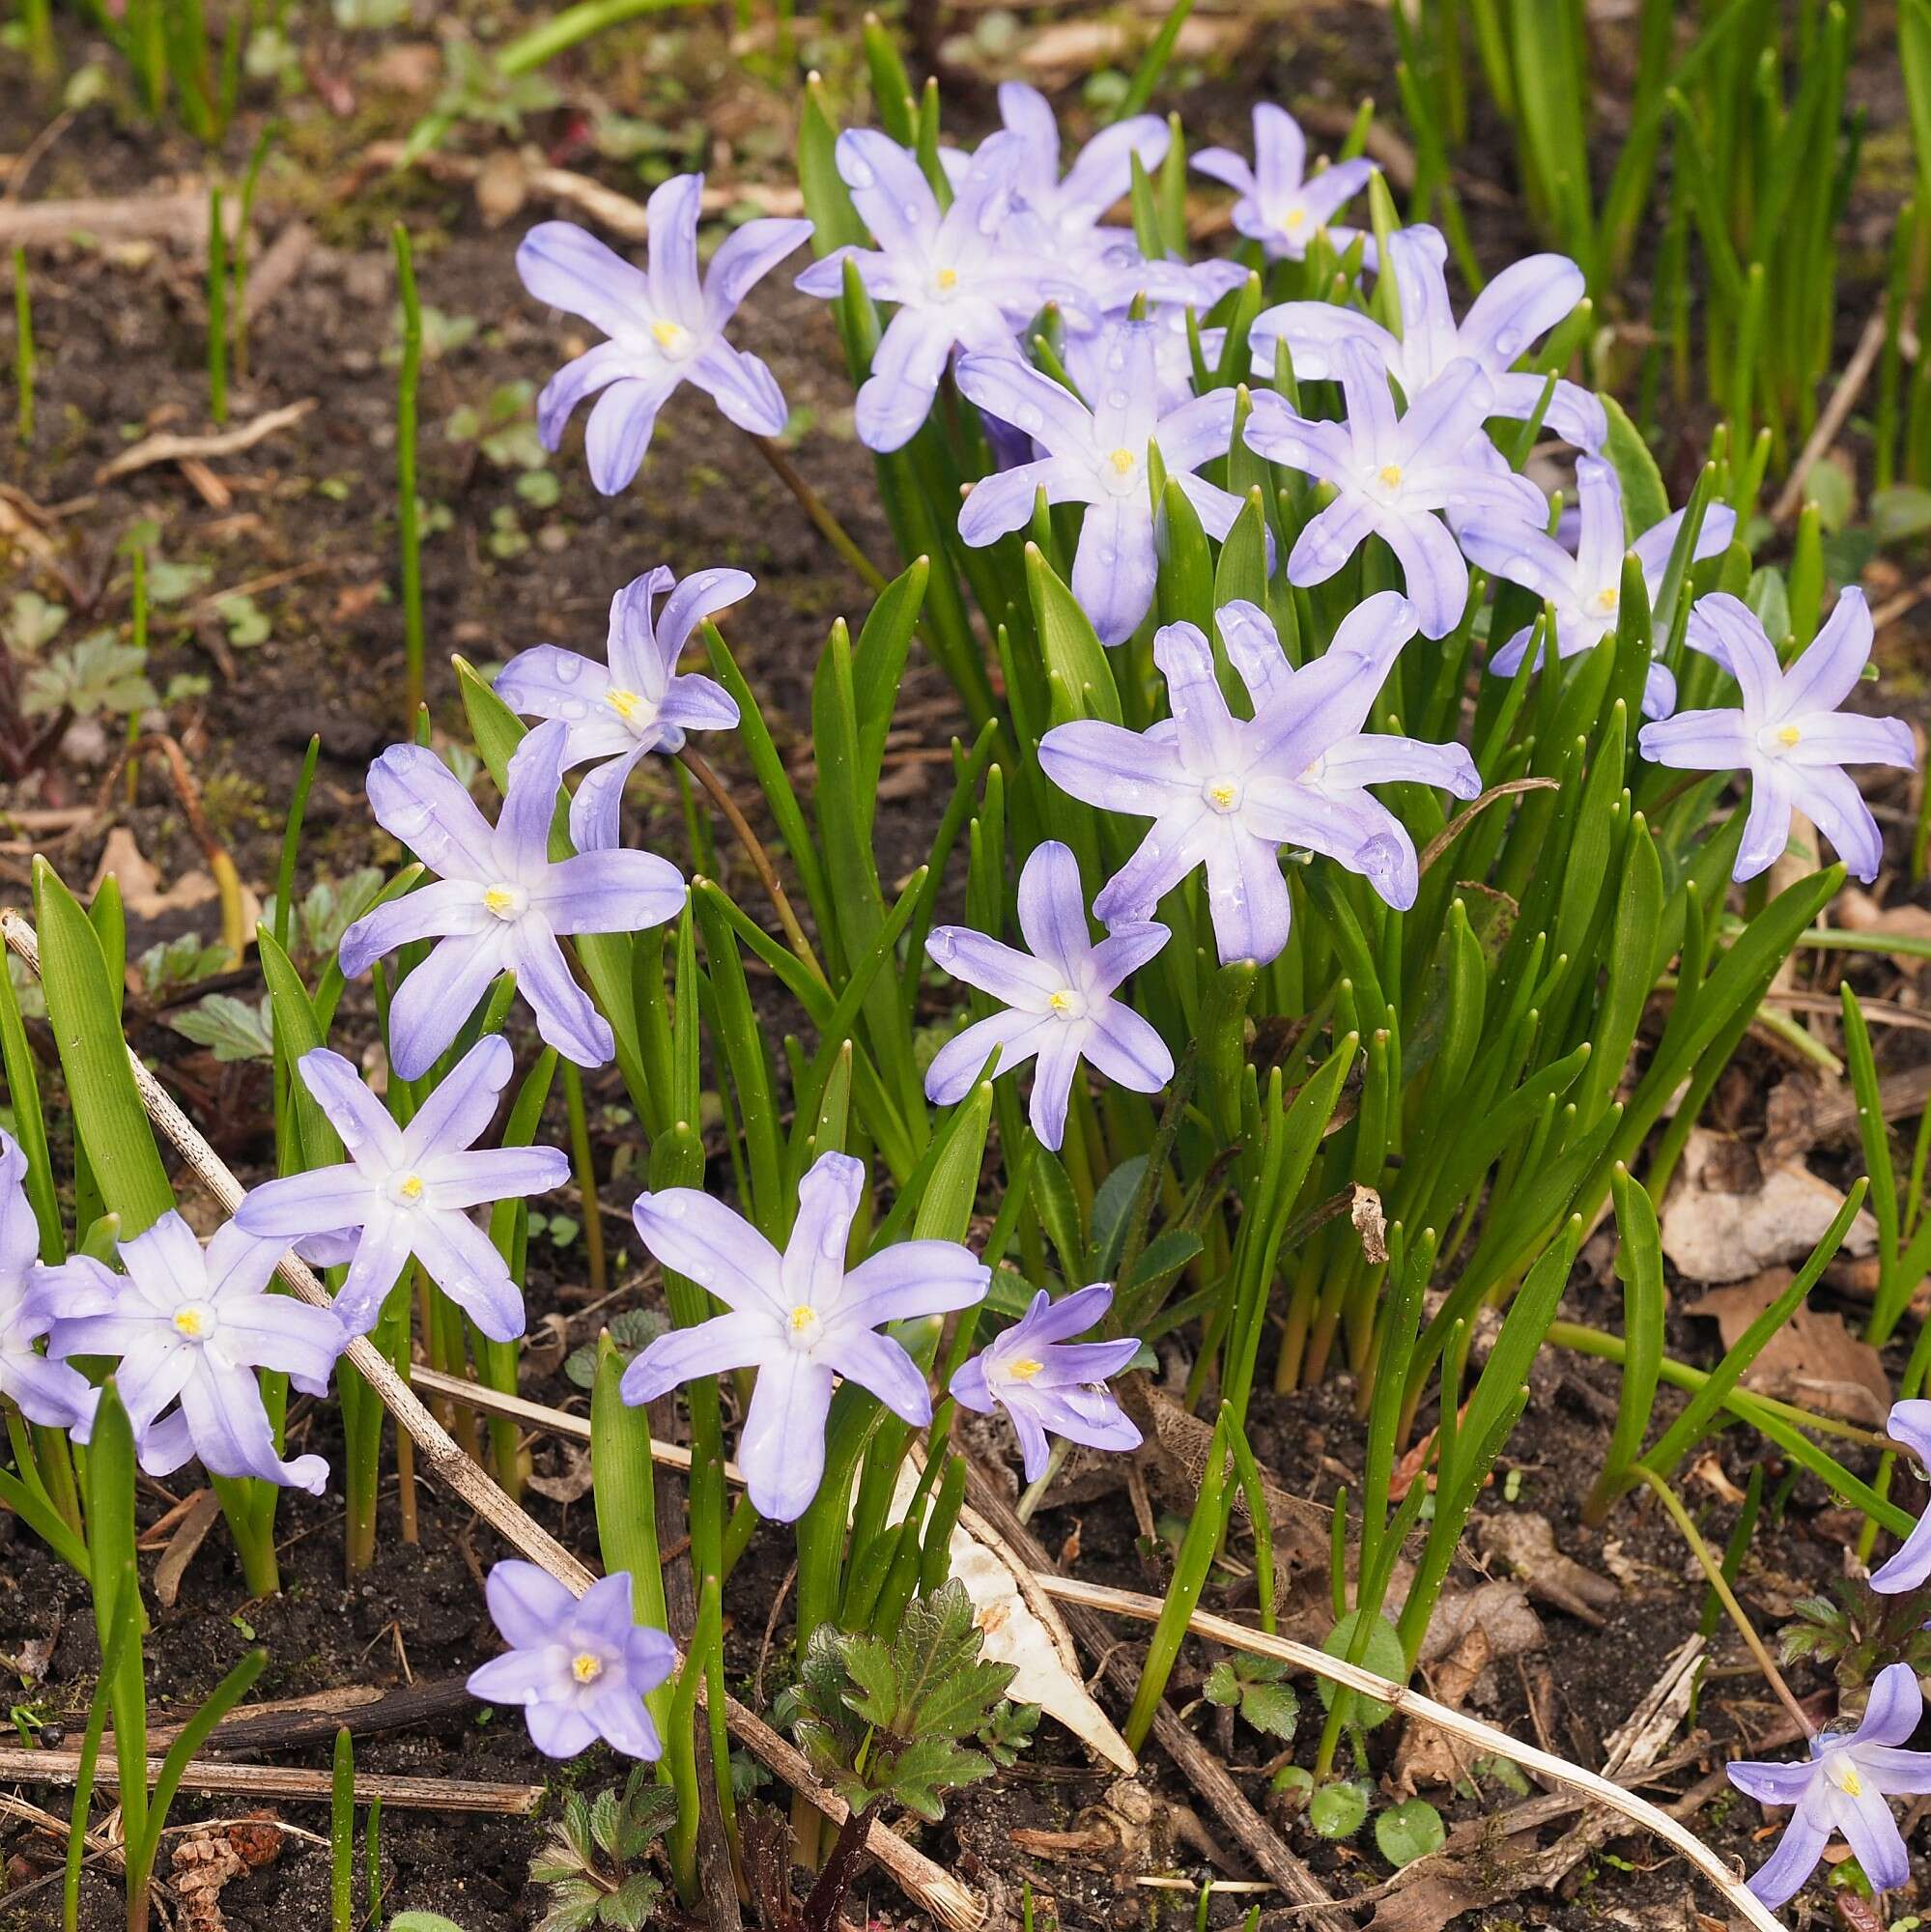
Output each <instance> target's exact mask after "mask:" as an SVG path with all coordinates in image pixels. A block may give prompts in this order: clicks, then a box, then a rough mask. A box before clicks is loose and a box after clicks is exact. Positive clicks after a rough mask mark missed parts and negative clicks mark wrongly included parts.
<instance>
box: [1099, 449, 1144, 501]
mask: <svg viewBox="0 0 1931 1932" xmlns="http://www.w3.org/2000/svg"><path fill="white" fill-rule="evenodd" d="M1099 480H1100V483H1101V485H1102V486H1103V487H1104V488H1105V489H1107V490H1109V491H1111V492H1112V494H1113V495H1114V496H1116V497H1125V496H1128V495H1130V494H1131V493H1132V492H1133V491H1134V490H1135V489H1136V488H1137V487H1138V485H1139V481H1140V459H1139V458H1138V457H1137V456H1135V455H1134V453H1133V452H1132V451H1131V450H1130V449H1128V448H1126V447H1125V446H1124V445H1123V444H1122V446H1121V447H1120V448H1119V449H1116V450H1112V451H1110V452H1109V453H1108V454H1107V455H1106V456H1104V457H1102V458H1101V459H1100V469H1099Z"/></svg>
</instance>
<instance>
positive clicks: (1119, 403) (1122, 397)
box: [1106, 389, 1130, 410]
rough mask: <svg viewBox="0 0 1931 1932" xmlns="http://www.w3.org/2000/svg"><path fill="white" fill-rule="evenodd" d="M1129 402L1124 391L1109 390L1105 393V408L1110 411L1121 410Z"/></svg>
mask: <svg viewBox="0 0 1931 1932" xmlns="http://www.w3.org/2000/svg"><path fill="white" fill-rule="evenodd" d="M1129 400H1130V398H1129V397H1128V396H1127V394H1126V391H1125V390H1124V389H1109V390H1107V392H1106V407H1107V408H1108V409H1110V410H1123V409H1124V408H1125V407H1126V405H1127V403H1128V401H1129Z"/></svg>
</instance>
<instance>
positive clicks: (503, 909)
mask: <svg viewBox="0 0 1931 1932" xmlns="http://www.w3.org/2000/svg"><path fill="white" fill-rule="evenodd" d="M483 903H484V905H486V906H487V907H488V908H489V909H490V911H492V912H493V913H495V914H496V916H497V918H498V919H507V918H509V916H510V914H511V913H513V912H515V910H516V895H515V894H514V893H513V892H511V891H510V889H509V888H508V887H507V886H492V887H491V888H490V889H489V891H488V892H486V893H485V894H484V895H483Z"/></svg>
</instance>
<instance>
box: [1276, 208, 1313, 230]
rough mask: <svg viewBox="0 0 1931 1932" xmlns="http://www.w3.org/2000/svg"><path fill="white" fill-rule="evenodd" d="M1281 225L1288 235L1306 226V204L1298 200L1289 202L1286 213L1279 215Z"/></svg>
mask: <svg viewBox="0 0 1931 1932" xmlns="http://www.w3.org/2000/svg"><path fill="white" fill-rule="evenodd" d="M1281 226H1282V227H1283V228H1285V229H1286V230H1287V231H1288V233H1289V234H1290V235H1298V234H1299V233H1300V231H1301V230H1302V229H1303V228H1305V227H1306V226H1307V204H1306V203H1305V202H1300V201H1296V202H1293V203H1291V204H1290V206H1289V208H1288V210H1287V213H1284V214H1283V215H1282V216H1281Z"/></svg>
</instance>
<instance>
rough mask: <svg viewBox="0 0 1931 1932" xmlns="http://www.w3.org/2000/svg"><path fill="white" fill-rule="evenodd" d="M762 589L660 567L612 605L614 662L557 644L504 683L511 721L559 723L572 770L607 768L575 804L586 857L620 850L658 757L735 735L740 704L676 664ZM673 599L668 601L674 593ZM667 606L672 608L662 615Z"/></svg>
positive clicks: (575, 825) (750, 582)
mask: <svg viewBox="0 0 1931 1932" xmlns="http://www.w3.org/2000/svg"><path fill="white" fill-rule="evenodd" d="M756 588H757V580H756V579H755V578H754V577H753V576H751V574H750V573H749V572H747V571H742V570H699V571H694V572H693V573H692V575H691V576H689V577H687V578H686V579H685V580H684V581H683V582H681V583H679V582H677V580H676V579H675V578H674V577H672V576H671V574H670V572H669V571H668V570H667V569H666V568H665V567H664V566H663V565H662V564H660V565H659V566H658V567H657V568H656V569H655V570H652V571H648V572H646V573H645V574H644V575H643V576H641V577H637V578H633V579H632V580H631V582H628V583H626V584H625V585H624V587H623V588H622V589H621V590H619V591H618V592H617V594H616V595H615V596H614V597H612V598H611V629H610V643H609V662H608V663H607V664H599V663H597V661H596V660H595V659H594V658H586V657H582V656H580V655H579V654H578V653H577V652H575V651H566V650H563V649H561V648H560V647H559V646H557V645H555V644H537V645H535V646H534V647H533V648H532V649H530V650H526V651H519V652H518V653H517V655H516V656H515V657H513V658H512V659H511V660H510V661H509V663H508V664H506V665H505V666H504V667H503V668H502V669H501V670H499V671H498V672H497V680H496V692H497V696H498V697H500V698H501V699H502V701H503V702H504V703H505V704H507V705H508V706H509V707H510V709H511V710H512V711H521V712H523V713H525V715H527V716H529V717H534V718H555V719H560V720H562V722H563V725H564V726H565V736H564V741H563V769H564V770H565V771H569V770H570V769H571V768H572V767H573V766H576V765H582V764H587V763H588V762H589V761H590V760H592V759H602V760H605V761H606V762H603V763H600V764H599V765H598V766H597V769H596V770H595V771H593V772H591V773H589V774H587V775H586V776H585V777H584V779H583V781H582V783H581V784H579V785H578V787H577V793H576V796H575V797H574V798H573V799H572V800H571V801H570V838H571V840H572V842H573V843H574V844H575V845H576V847H577V849H578V851H580V852H600V851H606V850H608V849H610V848H611V847H612V846H614V845H617V844H619V843H621V842H622V841H621V838H620V836H619V819H620V814H621V810H622V807H623V792H624V785H625V783H626V782H627V781H629V778H630V775H631V773H632V772H634V771H635V770H636V769H637V767H638V765H639V762H640V761H641V760H642V759H644V758H645V757H647V756H648V755H649V754H650V753H652V752H677V751H680V750H681V749H682V748H683V744H684V734H685V732H686V731H728V730H729V729H730V728H731V726H732V725H735V724H736V723H737V722H738V708H737V701H736V699H735V698H733V697H732V696H731V695H730V693H729V692H727V691H726V690H725V689H724V686H723V685H721V684H719V683H718V682H717V680H716V679H715V678H708V677H704V676H702V675H700V674H699V673H697V672H696V671H684V672H680V671H679V670H678V668H677V660H678V658H679V657H681V656H682V655H683V652H684V647H685V645H686V644H688V643H689V642H690V641H691V634H692V632H693V631H695V630H696V628H697V626H698V625H699V624H701V623H702V622H703V621H704V620H705V618H707V617H713V616H715V615H716V614H717V613H718V612H719V611H724V610H727V609H728V608H729V607H730V606H731V605H733V604H737V603H741V602H742V601H743V600H744V599H745V598H747V597H749V596H750V595H751V593H752V592H753V590H755V589H756ZM666 591H668V592H669V595H668V596H667V597H665V592H666ZM660 597H664V608H663V610H662V611H656V610H655V609H654V607H655V606H656V603H657V600H658V599H659V598H660Z"/></svg>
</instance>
